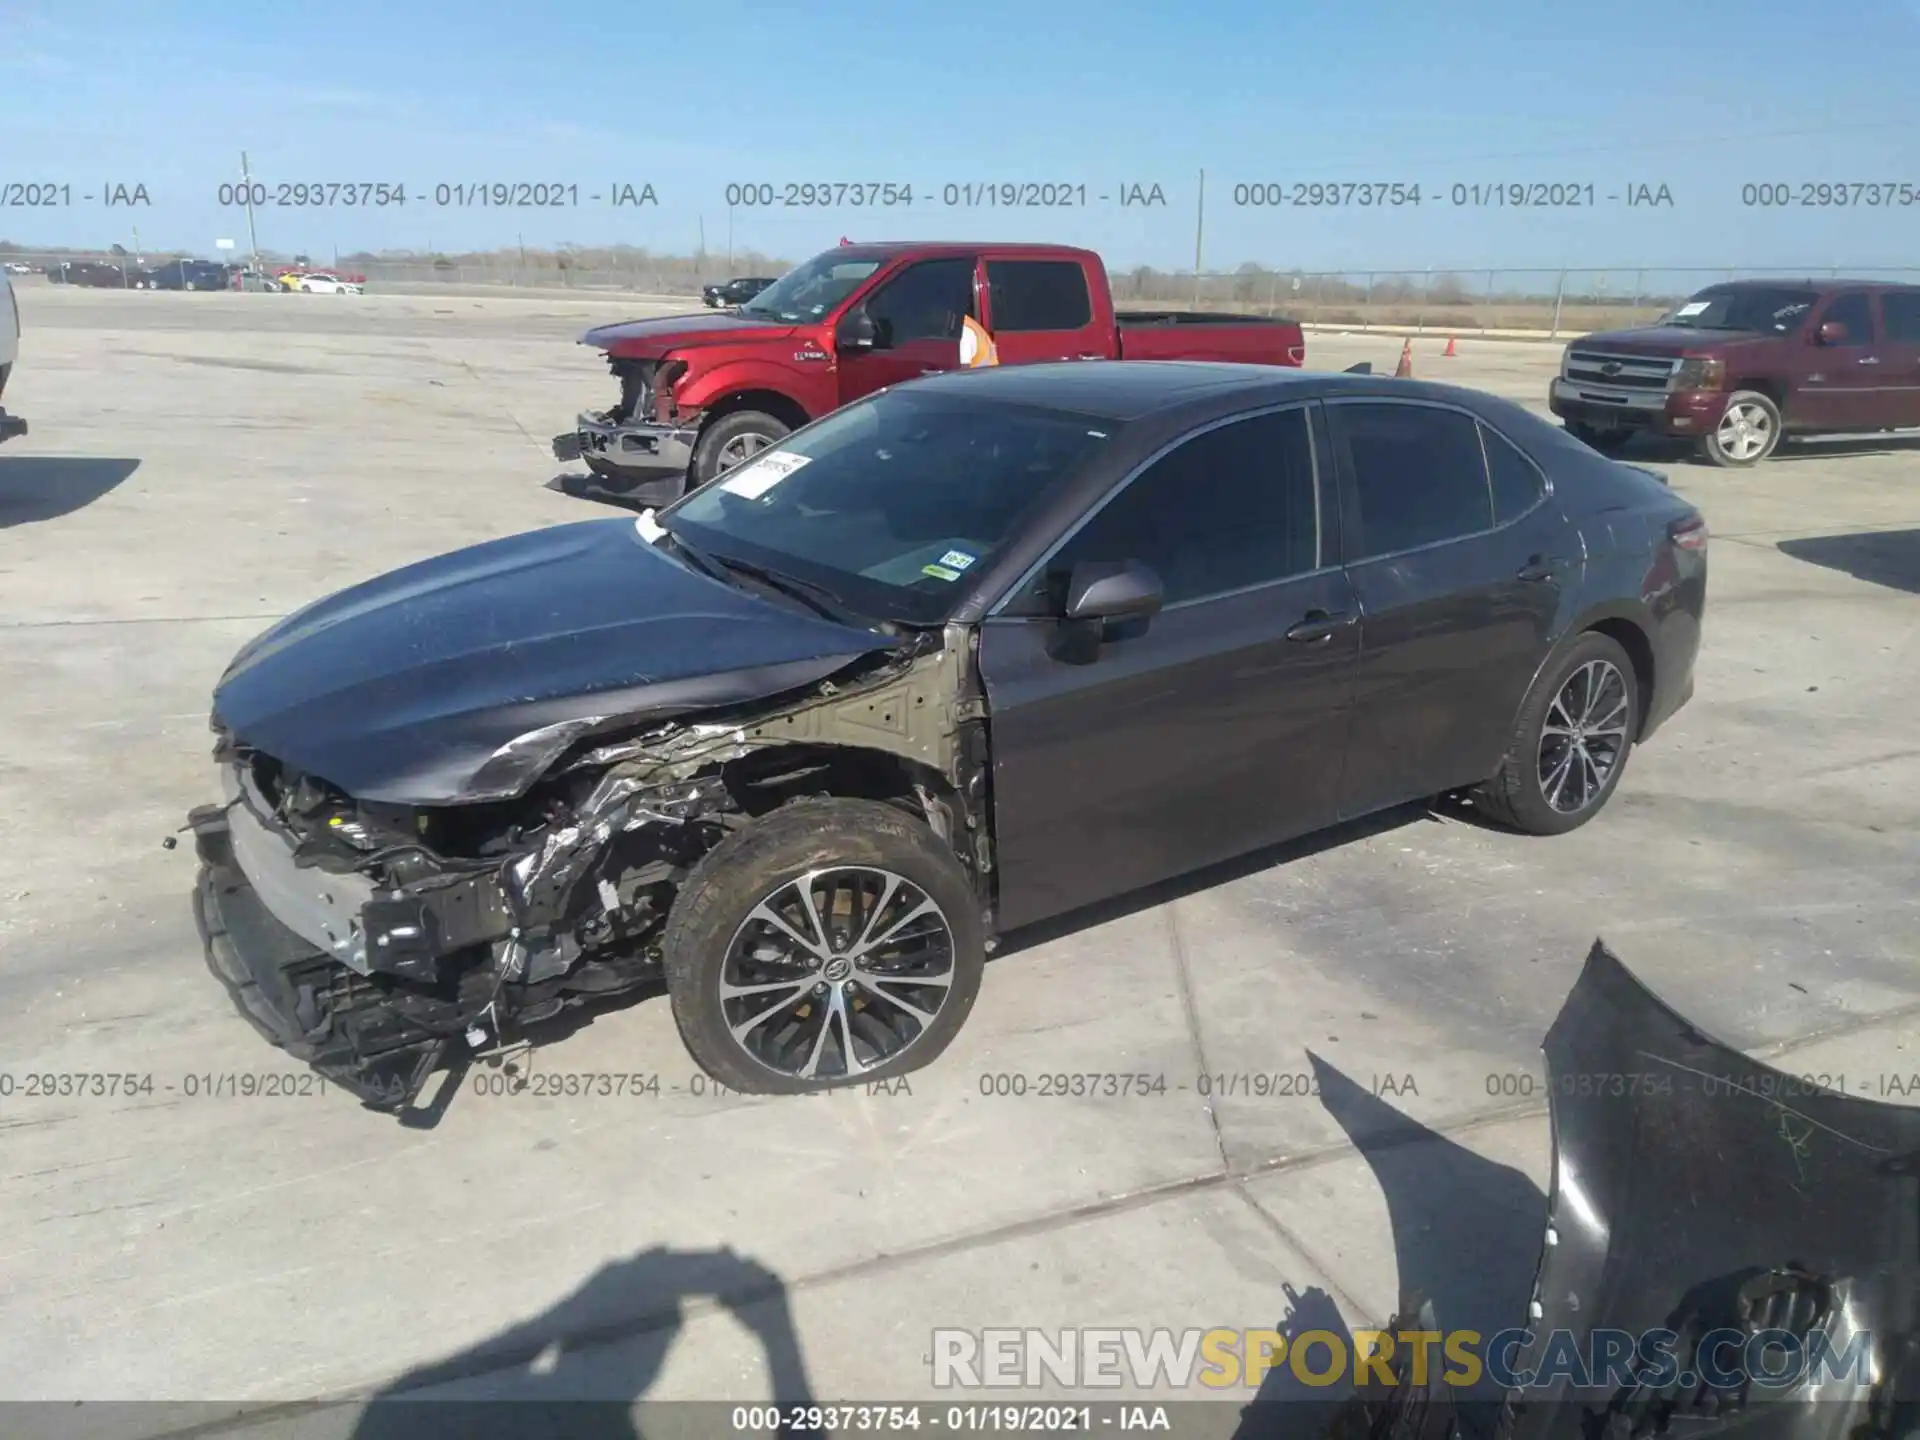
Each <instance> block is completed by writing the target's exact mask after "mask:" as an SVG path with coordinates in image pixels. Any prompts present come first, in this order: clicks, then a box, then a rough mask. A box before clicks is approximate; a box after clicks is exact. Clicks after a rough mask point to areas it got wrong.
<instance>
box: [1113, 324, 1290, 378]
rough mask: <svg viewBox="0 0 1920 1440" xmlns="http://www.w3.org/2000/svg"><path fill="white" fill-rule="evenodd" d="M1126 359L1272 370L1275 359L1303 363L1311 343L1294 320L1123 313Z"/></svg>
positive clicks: (1121, 329) (1122, 338)
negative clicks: (1210, 362)
mask: <svg viewBox="0 0 1920 1440" xmlns="http://www.w3.org/2000/svg"><path fill="white" fill-rule="evenodd" d="M1113 318H1114V322H1115V324H1116V325H1117V327H1118V329H1119V333H1120V358H1121V359H1122V360H1216V361H1226V362H1229V363H1233V364H1254V365H1271V364H1272V363H1273V357H1274V356H1275V355H1276V354H1285V355H1286V357H1287V360H1288V363H1290V364H1293V365H1300V364H1304V363H1305V361H1306V356H1307V349H1306V342H1305V339H1304V337H1303V336H1302V335H1301V333H1300V326H1299V325H1298V324H1297V323H1295V322H1294V321H1292V320H1279V319H1269V318H1267V317H1266V316H1264V315H1223V314H1219V313H1217V312H1215V311H1211V310H1123V311H1119V312H1117V313H1116V314H1115V315H1114V317H1113Z"/></svg>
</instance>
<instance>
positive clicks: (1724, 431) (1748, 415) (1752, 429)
mask: <svg viewBox="0 0 1920 1440" xmlns="http://www.w3.org/2000/svg"><path fill="white" fill-rule="evenodd" d="M1713 443H1714V444H1715V445H1717V446H1719V447H1720V453H1721V454H1723V455H1725V456H1726V457H1727V458H1728V459H1729V460H1733V461H1736V462H1744V461H1748V460H1757V459H1759V458H1760V457H1761V456H1762V455H1764V454H1765V453H1766V452H1767V447H1768V446H1769V445H1771V444H1772V443H1773V417H1772V416H1771V415H1769V414H1768V413H1767V411H1766V409H1765V407H1764V406H1761V405H1756V404H1755V403H1754V402H1752V401H1751V400H1742V401H1739V402H1738V403H1736V404H1733V405H1729V406H1728V407H1727V412H1726V414H1724V415H1722V416H1721V417H1720V424H1719V426H1718V427H1717V428H1716V429H1715V430H1714V432H1713Z"/></svg>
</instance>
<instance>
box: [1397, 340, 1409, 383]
mask: <svg viewBox="0 0 1920 1440" xmlns="http://www.w3.org/2000/svg"><path fill="white" fill-rule="evenodd" d="M1393 378H1394V379H1396V380H1411V379H1412V378H1413V341H1412V340H1410V339H1409V340H1408V341H1407V342H1406V343H1405V344H1403V345H1402V346H1401V347H1400V363H1399V364H1398V365H1396V366H1394V367H1393Z"/></svg>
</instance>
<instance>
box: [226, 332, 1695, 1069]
mask: <svg viewBox="0 0 1920 1440" xmlns="http://www.w3.org/2000/svg"><path fill="white" fill-rule="evenodd" d="M1706 544H1707V532H1706V527H1705V525H1704V523H1703V522H1702V520H1701V517H1700V515H1699V514H1698V512H1696V511H1695V510H1694V509H1693V508H1692V507H1691V506H1689V505H1687V504H1686V503H1685V502H1683V501H1681V500H1680V499H1678V498H1677V497H1675V496H1674V495H1673V494H1672V493H1671V492H1670V491H1669V490H1668V489H1667V488H1666V487H1665V486H1664V485H1663V484H1662V483H1661V482H1660V480H1659V479H1658V477H1656V476H1654V475H1652V474H1651V473H1649V472H1646V471H1642V470H1638V469H1635V468H1632V467H1629V466H1625V465H1621V464H1618V463H1616V462H1614V461H1611V460H1608V459H1605V458H1603V457H1602V456H1600V455H1598V454H1597V453H1595V452H1594V451H1592V450H1590V449H1588V448H1587V447H1586V446H1584V445H1582V444H1580V443H1578V442H1577V441H1574V440H1572V439H1570V438H1568V437H1567V436H1566V435H1565V434H1563V433H1562V432H1561V431H1560V430H1559V429H1558V428H1557V427H1556V426H1554V425H1551V424H1549V423H1548V422H1546V421H1543V420H1540V419H1537V418H1535V417H1533V416H1531V415H1529V414H1528V413H1526V412H1525V411H1523V410H1521V409H1520V408H1518V407H1517V406H1514V405H1511V404H1509V403H1507V402H1506V401H1502V400H1497V399H1494V398H1491V397H1489V396H1486V395H1483V394H1478V393H1476V392H1473V391H1468V390H1459V389H1453V388H1450V387H1446V386H1438V385H1426V384H1419V383H1415V382H1411V381H1403V380H1391V379H1386V378H1375V377H1370V376H1355V375H1313V374H1301V373H1298V372H1290V371H1285V370H1274V369H1270V368H1264V367H1261V368H1242V367H1234V366H1215V365H1199V364H1155V363H1143V362H1132V363H1128V364H1101V363H1075V364H1065V365H1034V366H1021V367H1009V368H1001V369H987V370H978V371H972V372H966V373H959V374H950V375H944V376H940V377H937V378H932V379H928V380H923V381H918V382H915V383H913V384H910V385H905V386H902V387H899V388H896V389H893V390H889V391H884V392H882V393H880V394H878V395H875V396H872V397H870V398H869V399H867V400H864V401H861V402H859V403H857V404H854V405H851V406H849V407H847V408H846V409H844V410H841V411H838V412H836V413H834V414H832V415H829V416H827V417H825V418H824V419H822V420H819V421H817V422H815V423H814V424H812V425H810V426H807V427H806V428H804V429H802V430H799V431H796V432H795V433H794V434H793V435H791V436H789V437H788V438H787V439H786V440H784V441H782V442H781V443H780V444H778V445H776V446H774V447H772V448H771V449H769V450H767V451H765V452H763V453H762V454H761V455H759V456H757V457H755V459H754V460H753V461H752V462H750V463H748V464H746V465H743V466H740V467H738V468H736V469H734V470H731V471H729V472H727V473H726V474H725V475H723V476H721V477H719V478H718V479H716V480H715V481H713V482H712V483H710V484H709V485H707V486H705V487H703V488H701V489H699V490H697V491H695V492H694V493H692V494H691V495H689V496H687V497H686V498H685V499H683V500H681V501H680V502H679V503H677V504H676V505H674V506H672V507H671V508H669V509H667V510H665V511H664V512H662V513H661V514H660V515H659V517H658V519H657V520H655V519H653V518H652V517H643V518H642V519H641V520H640V521H639V522H637V523H636V522H635V521H633V520H631V519H606V520H594V521H588V522H585V523H581V524H576V525H569V526H562V527H558V528H556V529H552V530H546V531H540V532H536V533H533V534H529V535H523V536H516V537H513V538H510V539H506V540H501V541H495V542H493V543H490V544H487V545H481V546H477V547H474V548H472V549H468V550H463V551H459V552H456V553H454V554H451V555H447V556H443V557H441V558H439V559H437V560H431V561H427V562H425V563H423V564H420V565H416V566H413V567H410V568H408V569H406V570H402V571H399V572H397V573H395V574H392V575H389V576H385V577H382V578H380V579H376V580H373V581H370V582H368V583H366V584H364V585H360V586H357V587H355V588H354V589H351V590H348V591H346V592H344V593H343V594H340V595H337V596H334V597H332V598H329V599H325V600H321V601H319V602H317V603H316V604H314V605H312V606H310V607H308V608H307V609H306V610H303V611H301V612H300V613H298V614H296V615H294V616H292V617H291V618H289V619H287V620H285V621H283V622H281V623H280V624H279V625H277V626H276V627H274V628H273V629H272V630H270V631H268V632H267V633H266V634H265V635H263V636H261V637H260V638H259V639H257V640H255V641H254V642H252V643H251V644H249V645H248V646H247V647H246V648H245V649H243V650H242V651H241V653H240V654H239V655H238V656H236V657H235V659H234V661H233V664H232V665H231V666H230V667H229V669H228V671H227V673H226V674H225V676H223V677H222V679H221V682H220V684H219V687H218V689H217V690H216V692H215V694H214V706H213V723H214V728H215V730H216V732H217V734H218V736H219V740H218V742H217V746H216V759H217V762H218V765H219V770H220V774H221V777H222V785H223V788H224V790H225V803H224V804H221V805H219V806H207V807H203V808H202V809H201V810H199V811H196V812H195V814H194V817H193V820H194V825H195V828H196V830H197V832H198V841H199V850H200V854H201V857H202V859H203V860H204V862H205V871H204V874H203V883H202V885H201V887H200V890H199V896H200V907H201V911H202V916H203V920H204V924H205V932H206V935H207V938H208V944H209V953H210V956H211V958H212V961H213V964H214V968H215V970H216V972H217V973H218V974H219V975H220V976H221V978H222V979H223V980H225V981H226V982H227V984H228V985H229V986H230V987H231V988H232V990H233V993H234V995H235V998H236V999H237V1000H238V1001H239V1003H240V1006H241V1009H242V1011H243V1012H244V1013H246V1014H247V1015H248V1016H249V1017H250V1018H251V1019H253V1020H254V1022H255V1023H256V1024H257V1025H258V1026H259V1027H260V1029H261V1030H262V1031H263V1032H264V1033H265V1034H266V1035H267V1036H268V1037H269V1038H271V1039H272V1040H274V1041H275V1042H276V1043H278V1044H281V1045H283V1046H285V1047H287V1048H288V1049H290V1050H292V1051H294V1052H295V1053H296V1054H299V1055H301V1056H303V1057H304V1058H306V1059H308V1060H309V1061H311V1062H312V1063H313V1064H314V1065H315V1066H316V1067H318V1068H319V1069H320V1070H321V1071H322V1072H323V1073H325V1074H328V1075H330V1076H332V1077H333V1078H335V1079H336V1080H338V1081H339V1082H340V1083H342V1084H344V1085H346V1086H348V1087H349V1088H352V1089H354V1090H355V1091H356V1092H357V1093H359V1094H360V1095H362V1096H363V1098H365V1099H367V1100H368V1101H369V1102H371V1103H375V1104H381V1105H399V1104H404V1103H407V1102H409V1101H411V1099H412V1098H413V1096H414V1095H415V1094H416V1093H417V1092H418V1090H419V1088H420V1086H421V1084H422V1083H423V1082H424V1080H425V1078H426V1076H427V1075H428V1074H429V1073H430V1072H431V1071H432V1070H433V1069H435V1068H436V1067H438V1066H440V1065H442V1064H445V1063H449V1062H450V1061H452V1060H456V1059H457V1058H458V1057H460V1056H462V1055H464V1054H466V1053H467V1052H469V1051H471V1050H475V1049H478V1050H488V1049H491V1048H493V1047H495V1046H497V1045H498V1044H500V1043H501V1042H502V1041H503V1040H504V1039H505V1038H506V1037H507V1034H508V1032H510V1031H513V1030H515V1029H517V1028H519V1027H524V1026H527V1025H530V1024H533V1023H534V1022H537V1021H539V1020H541V1019H544V1018H546V1017H548V1016H551V1015H553V1014H555V1013H556V1012H558V1011H560V1010H561V1009H563V1008H565V1007H566V1006H568V1005H571V1004H575V1003H577V1002H580V1001H583V1000H586V999H589V998H591V997H594V996H604V995H607V994H610V993H615V992H619V991H623V990H630V989H633V988H635V987H638V986H641V985H645V984H647V983H648V982H650V981H654V980H657V979H659V978H661V977H662V976H664V979H665V981H666V984H667V986H668V988H669V990H670V992H671V995H672V1004H673V1010H674V1014H675V1017H676V1019H677V1020H678V1022H679V1027H680V1032H681V1035H682V1036H683V1038H684V1039H685V1041H686V1044H687V1046H688V1048H689V1050H690V1051H691V1052H692V1054H693V1056H694V1058H695V1059H696V1060H697V1061H698V1063H699V1064H700V1066H701V1067H702V1068H703V1069H704V1070H705V1071H706V1072H707V1073H708V1074H709V1075H711V1076H714V1077H716V1078H717V1079H719V1080H721V1081H723V1082H724V1083H726V1084H728V1085H731V1086H735V1087H737V1088H739V1089H742V1090H752V1091H777V1092H790V1093H791V1092H801V1091H808V1090H814V1089H818V1088H823V1087H827V1086H833V1085H839V1084H845V1083H848V1082H855V1081H871V1080H878V1079H883V1078H887V1077H890V1076H894V1075H897V1074H900V1073H902V1072H904V1071H908V1070H912V1069H915V1068H917V1067H919V1066H921V1065H924V1064H926V1063H927V1062H928V1061H930V1060H932V1059H933V1058H934V1057H936V1056H937V1055H938V1054H939V1053H940V1052H941V1051H942V1050H943V1049H944V1048H945V1047H946V1046H947V1044H948V1043H949V1042H950V1041H951V1040H952V1038H953V1036H954V1034H955V1032H956V1031H957V1030H958V1029H959V1027H960V1025H961V1023H962V1022H963V1021H964V1019H965V1017H966V1015H967V1013H968V1011H969V1009H970V1008H971V1006H972V1004H973V1000H974V996H975V993H976V991H977V989H978V987H979V984H980V978H981V972H982V967H983V961H984V957H985V954H986V951H987V949H988V947H989V945H990V939H991V937H992V936H994V935H995V934H997V933H1000V932H1004V931H1006V930H1009V929H1012V928H1014V927H1018V926H1023V925H1028V924H1031V923H1032V922H1034V921H1037V920H1041V919H1044V918H1048V917H1053V916H1059V915H1061V914H1063V913H1065V912H1069V911H1072V910H1074V909H1076V908H1078V907H1081V906H1085V905H1087V904H1089V903H1090V902H1094V901H1098V900H1101V899H1104V898H1106V897H1109V896H1113V895H1115V894H1117V893H1120V892H1123V891H1127V890H1131V889H1134V888H1137V887H1140V886H1144V885H1147V884H1150V883H1152V882H1155V881H1159V880H1163V879H1166V878H1168V877H1170V876H1173V875H1177V874H1180V873H1182V872H1186V871H1191V870H1194V869H1197V868H1199V867H1202V866H1205V865H1208V864H1210V863H1212V862H1215V861H1219V860H1222V859H1225V858H1228V857H1231V856H1236V855H1241V854H1244V853H1246V852H1249V851H1252V850H1255V849H1258V848H1260V847H1263V846H1268V845H1272V844H1274V843H1276V842H1279V841H1283V840H1287V839H1289V838H1292V837H1296V836H1299V835H1302V834H1305V833H1307V832H1309V831H1313V830H1317V829H1320V828H1323V827H1325V826H1328V825H1331V824H1334V823H1335V822H1337V821H1341V820H1345V819H1349V818H1352V817H1355V816H1360V815H1365V814H1367V813H1369V812H1372V811H1377V810H1380V809H1383V808H1386V807H1389V806H1394V805H1397V804H1400V803H1403V802H1406V801H1409V800H1415V799H1419V798H1421V797H1426V796H1433V795H1437V794H1440V793H1442V792H1457V791H1466V792H1468V793H1469V794H1470V795H1471V797H1472V803H1473V804H1474V805H1476V806H1477V807H1479V808H1480V809H1481V810H1482V811H1483V812H1484V813H1485V814H1487V815H1488V816H1490V817H1492V818H1493V819H1495V820H1497V821H1499V822H1501V823H1504V824H1507V825H1510V826H1513V827H1516V828H1518V829H1521V830H1525V831H1528V832H1532V833H1535V834H1543V835H1550V834H1556V833H1559V832H1562V831H1566V830H1571V829H1573V828H1574V827H1575V826H1578V825H1582V824H1584V823H1586V822H1587V821H1588V820H1590V819H1592V817H1593V816H1594V815H1595V814H1596V813H1598V812H1599V810H1600V809H1601V807H1602V806H1604V805H1605V803H1606V801H1607V798H1608V796H1610V795H1611V794H1612V793H1613V791H1614V790H1615V788H1616V787H1617V786H1618V785H1619V784H1620V782H1621V776H1622V773H1623V771H1624V769H1625V767H1626V764H1627V760H1628V756H1629V754H1630V753H1631V751H1632V748H1633V746H1634V745H1636V744H1637V743H1639V742H1641V741H1644V740H1645V739H1647V738H1648V737H1649V736H1650V735H1651V734H1653V732H1654V731H1655V730H1656V729H1657V728H1658V727H1659V726H1660V724H1661V723H1662V722H1663V721H1664V720H1665V719H1666V718H1667V717H1668V716H1670V715H1671V714H1672V713H1673V712H1674V711H1675V710H1676V709H1677V708H1678V707H1679V706H1680V705H1682V704H1684V703H1685V702H1686V700H1687V698H1688V697H1689V695H1690V694H1691V693H1692V689H1693V665H1694V655H1695V651H1696V649H1697V647H1698V645H1699V639H1700V621H1701V613H1702V609H1703V606H1704V602H1705V594H1706ZM1009 983H1018V977H1017V976H1015V977H1012V978H1011V979H1010V982H1009Z"/></svg>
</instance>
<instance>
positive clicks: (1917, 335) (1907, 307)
mask: <svg viewBox="0 0 1920 1440" xmlns="http://www.w3.org/2000/svg"><path fill="white" fill-rule="evenodd" d="M1880 318H1881V319H1882V320H1883V321H1885V322H1886V326H1887V339H1889V340H1893V341H1897V342H1899V343H1900V344H1903V345H1920V290H1883V291H1881V292H1880Z"/></svg>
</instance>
